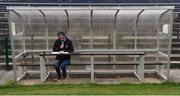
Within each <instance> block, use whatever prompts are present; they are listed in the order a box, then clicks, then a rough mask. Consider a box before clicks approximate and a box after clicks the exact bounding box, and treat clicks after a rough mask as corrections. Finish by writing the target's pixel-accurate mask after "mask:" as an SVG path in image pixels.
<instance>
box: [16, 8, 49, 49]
mask: <svg viewBox="0 0 180 96" xmlns="http://www.w3.org/2000/svg"><path fill="white" fill-rule="evenodd" d="M15 11H16V12H18V13H19V14H21V16H22V20H23V25H22V26H24V33H25V39H26V42H27V43H26V48H27V49H29V50H45V49H46V34H45V32H46V31H45V29H46V26H45V20H44V17H43V15H42V14H41V12H40V11H39V10H30V9H29V10H23V9H18V10H15ZM29 41H30V42H29ZM32 48H33V49H32Z"/></svg>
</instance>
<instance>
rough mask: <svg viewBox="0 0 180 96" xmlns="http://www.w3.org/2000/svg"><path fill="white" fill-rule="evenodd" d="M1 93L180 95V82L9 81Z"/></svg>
mask: <svg viewBox="0 0 180 96" xmlns="http://www.w3.org/2000/svg"><path fill="white" fill-rule="evenodd" d="M0 94H1V95H35V94H36V95H57V94H66V95H70V94H77V95H84V94H86V95H117V94H118V95H120V94H121V95H125V94H126V95H180V83H174V82H164V83H161V84H148V83H143V84H125V83H121V84H95V83H89V84H39V85H19V84H17V83H13V82H10V83H7V84H5V85H1V86H0Z"/></svg>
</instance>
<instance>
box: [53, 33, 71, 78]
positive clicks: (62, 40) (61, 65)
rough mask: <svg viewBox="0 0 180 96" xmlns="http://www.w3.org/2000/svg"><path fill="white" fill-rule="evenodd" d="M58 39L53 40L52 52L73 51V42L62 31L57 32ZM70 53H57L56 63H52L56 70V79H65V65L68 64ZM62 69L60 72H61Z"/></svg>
mask: <svg viewBox="0 0 180 96" xmlns="http://www.w3.org/2000/svg"><path fill="white" fill-rule="evenodd" d="M57 36H58V39H57V40H56V41H55V42H54V46H53V51H54V52H60V51H62V52H73V51H74V48H73V44H72V41H71V40H70V39H68V38H67V37H66V35H65V33H64V32H59V33H58V34H57ZM70 59H71V56H70V55H57V56H56V63H55V64H54V68H55V70H56V72H57V76H58V80H63V81H66V79H67V73H66V66H68V65H70ZM61 71H62V74H61Z"/></svg>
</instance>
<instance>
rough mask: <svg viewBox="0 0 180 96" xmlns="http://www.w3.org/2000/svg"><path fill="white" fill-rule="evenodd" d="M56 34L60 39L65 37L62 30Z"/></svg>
mask: <svg viewBox="0 0 180 96" xmlns="http://www.w3.org/2000/svg"><path fill="white" fill-rule="evenodd" d="M57 36H58V38H59V39H60V40H65V37H66V36H65V33H64V32H58V33H57Z"/></svg>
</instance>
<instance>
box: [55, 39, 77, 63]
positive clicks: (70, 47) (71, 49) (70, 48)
mask: <svg viewBox="0 0 180 96" xmlns="http://www.w3.org/2000/svg"><path fill="white" fill-rule="evenodd" d="M61 44H62V41H61V40H60V39H57V40H56V41H55V42H54V46H53V51H54V52H59V51H64V52H70V53H71V52H74V47H73V44H72V41H71V40H70V39H68V38H66V40H65V41H64V48H63V49H61V48H60V46H61ZM56 59H59V60H70V59H71V56H70V55H57V56H56Z"/></svg>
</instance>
